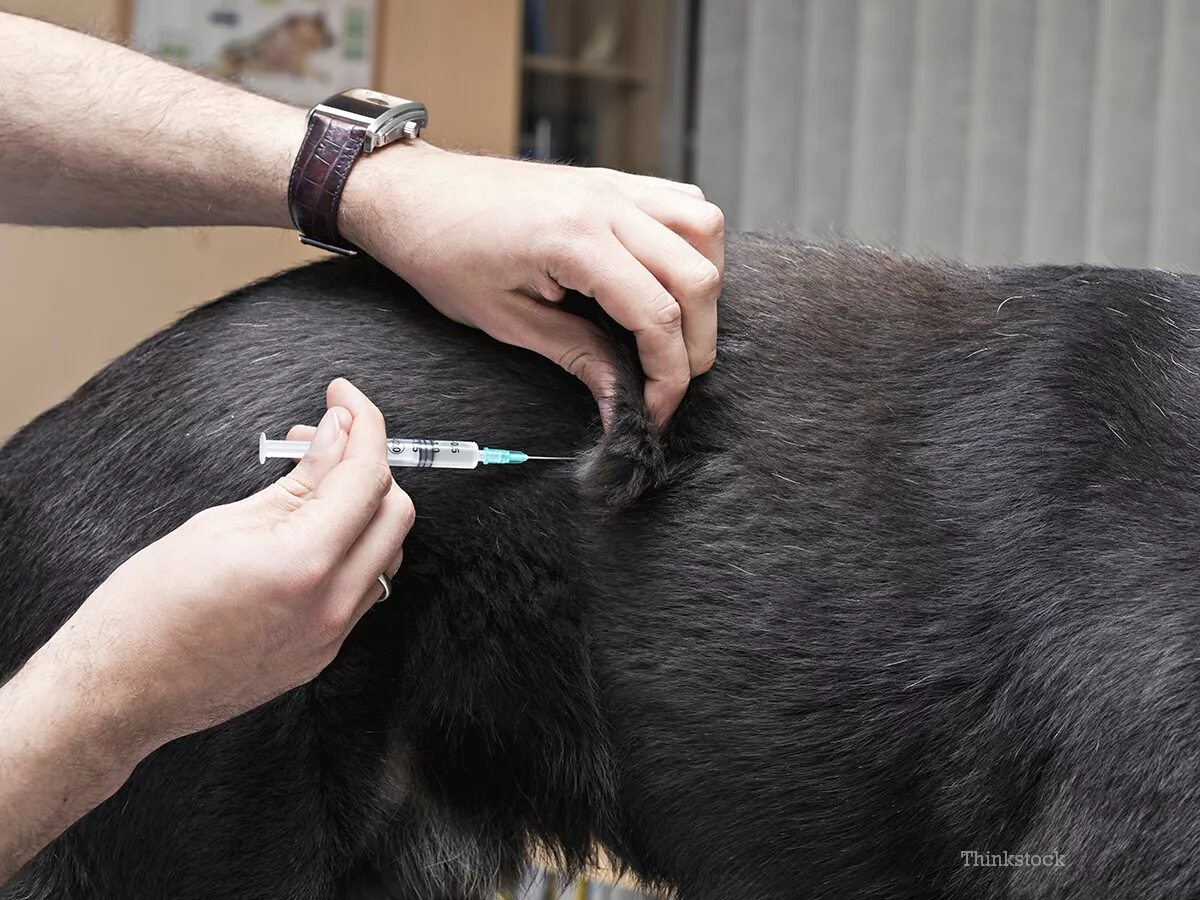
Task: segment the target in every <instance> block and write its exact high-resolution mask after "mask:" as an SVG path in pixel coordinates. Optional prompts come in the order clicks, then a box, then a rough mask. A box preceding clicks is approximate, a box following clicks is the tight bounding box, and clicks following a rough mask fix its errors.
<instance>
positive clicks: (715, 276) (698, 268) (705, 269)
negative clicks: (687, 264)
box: [692, 259, 721, 298]
mask: <svg viewBox="0 0 1200 900" xmlns="http://www.w3.org/2000/svg"><path fill="white" fill-rule="evenodd" d="M692 284H694V285H695V286H696V292H697V293H698V294H700V295H701V296H702V297H705V298H712V297H715V296H716V294H717V293H718V292H719V291H720V290H721V272H720V271H719V270H718V269H717V267H716V266H714V265H713V264H712V261H711V260H709V259H701V260H700V262H698V263H696V265H695V271H694V272H693V273H692Z"/></svg>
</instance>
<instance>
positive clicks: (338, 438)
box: [276, 406, 353, 498]
mask: <svg viewBox="0 0 1200 900" xmlns="http://www.w3.org/2000/svg"><path fill="white" fill-rule="evenodd" d="M352 421H353V420H352V418H351V416H350V413H349V411H347V410H346V409H344V408H342V407H340V406H331V407H330V408H329V409H328V410H327V411H326V413H325V415H324V416H322V417H321V423H320V424H319V425H318V426H317V427H316V428H315V429H314V430H313V435H312V437H311V438H310V439H309V440H310V444H309V447H308V452H306V453H305V454H304V457H303V458H302V459H301V460H300V462H299V463H297V464H296V467H295V468H294V469H292V471H290V472H288V474H286V475H284V476H283V477H282V478H280V479H279V480H278V481H277V482H276V485H278V486H279V487H281V488H282V489H283V490H284V491H286V492H287V493H288V494H289V495H290V496H291V497H293V498H303V497H305V496H307V495H308V494H311V493H312V492H313V491H315V490H316V489H317V486H318V485H320V483H321V481H322V480H323V479H324V478H325V476H326V475H328V474H329V473H330V472H331V471H333V468H334V467H335V466H336V465H337V464H338V463H339V462H341V460H342V455H343V453H344V452H345V449H346V444H347V441H348V439H349V430H350V426H351V423H352Z"/></svg>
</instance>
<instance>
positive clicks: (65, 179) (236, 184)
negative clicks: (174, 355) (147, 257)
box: [0, 13, 305, 227]
mask: <svg viewBox="0 0 1200 900" xmlns="http://www.w3.org/2000/svg"><path fill="white" fill-rule="evenodd" d="M0 47H3V48H4V52H3V53H0V170H2V171H3V172H4V182H5V183H4V189H3V191H0V221H6V222H19V223H25V224H34V225H86V226H128V225H143V226H144V225H274V226H282V227H287V226H288V225H289V224H290V219H289V216H288V212H287V182H288V175H289V173H290V168H291V164H292V159H293V157H294V156H295V153H296V150H297V149H298V148H299V146H300V142H301V140H302V139H303V136H304V127H305V120H304V112H303V111H302V110H300V109H297V108H295V107H291V106H287V105H285V104H282V103H277V102H275V101H273V100H268V99H266V98H264V97H259V96H257V95H255V94H251V93H249V92H247V91H243V90H239V89H238V88H235V87H232V86H230V85H226V84H221V83H219V82H215V81H212V80H210V79H207V78H204V77H202V76H199V75H196V74H193V73H191V72H187V71H184V70H181V69H177V68H175V67H173V66H170V65H168V64H166V63H163V62H160V61H158V60H154V59H151V58H149V57H145V56H142V55H141V54H138V53H135V52H134V51H132V50H128V49H126V48H124V47H120V46H117V45H115V44H110V43H107V42H106V41H102V40H99V39H97V38H92V37H88V36H86V35H82V34H78V33H76V32H73V31H69V30H67V29H64V28H59V27H57V26H54V25H48V24H46V23H44V22H38V21H35V20H32V19H27V18H23V17H20V16H15V15H10V14H6V13H0Z"/></svg>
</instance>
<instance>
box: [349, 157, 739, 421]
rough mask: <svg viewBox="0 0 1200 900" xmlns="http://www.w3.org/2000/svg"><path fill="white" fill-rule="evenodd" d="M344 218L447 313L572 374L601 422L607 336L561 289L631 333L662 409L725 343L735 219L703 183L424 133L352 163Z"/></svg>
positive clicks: (664, 412)
mask: <svg viewBox="0 0 1200 900" xmlns="http://www.w3.org/2000/svg"><path fill="white" fill-rule="evenodd" d="M339 230H340V231H341V233H342V234H343V235H345V236H346V237H347V239H349V240H351V241H353V242H354V243H355V244H357V245H358V246H360V247H362V248H363V249H364V250H366V251H367V252H368V253H370V254H371V255H372V256H374V257H375V258H376V259H378V260H379V261H380V262H382V263H383V264H384V265H386V266H388V267H389V268H391V269H392V270H394V271H395V272H396V273H398V274H399V275H401V276H402V277H403V278H405V279H406V280H407V281H408V282H409V283H410V284H412V285H413V287H415V288H416V289H417V290H418V291H420V292H421V293H422V294H423V295H424V296H425V298H426V299H427V300H428V301H429V302H430V303H431V304H433V305H434V306H435V307H436V308H437V309H439V310H440V311H441V312H442V313H444V314H445V315H447V316H449V317H450V318H452V319H454V320H456V321H458V322H463V323H465V324H467V325H472V326H474V327H476V328H479V329H482V330H483V331H485V332H487V333H488V334H490V335H491V336H492V337H494V338H497V339H498V340H501V341H504V342H505V343H509V344H515V345H517V346H519V347H524V348H526V349H528V350H533V351H535V352H537V353H540V354H541V355H543V356H545V357H547V358H549V359H551V360H553V361H554V362H556V363H558V364H559V365H561V366H562V367H563V368H565V369H566V370H567V371H569V372H571V373H572V374H574V375H576V376H577V377H578V378H580V379H581V380H582V381H583V382H584V383H586V384H587V386H588V388H589V389H590V390H591V391H592V393H593V395H595V397H596V399H597V401H598V402H599V403H600V409H601V415H602V417H603V418H604V420H605V422H606V423H607V421H608V418H609V409H608V397H609V395H610V393H611V389H612V384H613V380H614V378H615V370H614V367H613V362H612V359H611V356H610V354H609V351H608V344H607V341H606V340H605V338H604V336H603V334H602V332H601V331H600V329H598V328H597V327H595V326H594V325H592V324H591V323H589V322H587V321H586V320H584V319H582V318H580V317H579V316H574V315H571V314H569V313H567V312H565V311H563V310H561V309H559V308H558V307H557V306H556V305H555V304H556V302H557V301H559V300H561V299H562V298H563V296H564V294H565V292H566V290H567V289H571V290H576V291H579V292H580V293H582V294H586V295H587V296H589V297H594V298H595V299H596V300H597V302H599V303H600V305H601V306H602V307H603V308H604V309H605V310H606V311H607V312H608V313H609V315H611V316H612V317H613V319H615V320H616V321H617V322H618V323H619V324H620V325H622V326H624V327H625V328H628V329H629V330H630V331H632V332H633V333H634V335H635V336H636V338H637V345H638V352H639V354H640V356H641V360H642V368H643V370H644V371H645V373H646V390H645V398H646V405H647V407H648V408H649V410H650V412H651V414H652V415H653V416H654V418H655V420H656V421H657V422H658V423H659V424H660V425H661V424H664V423H665V422H666V421H667V420H668V419H669V418H670V416H671V414H672V413H673V412H674V411H675V408H676V407H677V406H678V405H679V401H680V400H681V399H682V398H683V395H684V392H685V391H686V390H687V386H688V382H689V380H690V378H691V377H693V376H695V375H699V374H701V373H702V372H706V371H707V370H708V369H709V368H710V367H711V366H712V364H713V360H714V359H715V358H716V341H717V296H718V294H719V293H720V289H721V277H722V273H723V271H724V262H725V260H724V253H725V250H724V219H723V217H722V215H721V211H720V209H718V208H717V207H716V206H714V205H713V204H711V203H708V202H706V201H705V200H704V195H703V194H702V193H701V191H700V189H699V188H697V187H695V186H693V185H682V184H675V183H673V182H669V181H664V180H662V179H659V178H648V177H645V176H639V175H627V174H624V173H621V172H614V171H611V170H608V169H584V168H575V167H571V166H561V165H548V164H542V163H530V162H522V161H518V160H512V159H499V158H493V157H487V156H471V155H467V154H462V153H452V152H447V151H444V150H438V149H436V148H434V147H431V146H429V145H427V144H424V143H422V142H414V143H411V144H401V145H399V146H397V147H396V148H395V149H388V150H387V151H386V152H382V153H378V154H372V155H370V156H365V157H363V158H361V159H360V160H359V161H358V163H356V165H355V167H354V168H353V169H352V170H351V174H350V178H349V180H348V181H347V183H346V187H345V190H344V192H343V195H342V202H341V211H340V221H339Z"/></svg>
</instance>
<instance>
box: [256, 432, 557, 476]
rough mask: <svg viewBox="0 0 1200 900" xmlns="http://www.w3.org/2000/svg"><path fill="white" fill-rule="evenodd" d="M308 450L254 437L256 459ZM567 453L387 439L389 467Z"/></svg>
mask: <svg viewBox="0 0 1200 900" xmlns="http://www.w3.org/2000/svg"><path fill="white" fill-rule="evenodd" d="M307 452H308V441H271V440H267V436H266V434H265V433H264V434H260V435H259V436H258V461H259V462H260V463H265V462H266V461H267V460H268V459H300V457H302V456H304V454H305V453H307ZM571 458H572V457H570V456H530V455H529V454H527V453H522V452H521V451H520V450H496V449H494V448H492V447H480V446H479V445H478V444H476V443H475V442H474V441H429V440H425V439H422V438H388V439H387V461H388V465H389V466H407V467H409V468H415V469H430V468H433V469H474V468H475V467H476V466H478V465H479V464H480V463H483V464H484V465H485V466H491V465H512V464H514V463H523V462H525V461H526V460H530V459H548V460H550V459H563V460H566V459H571Z"/></svg>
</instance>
